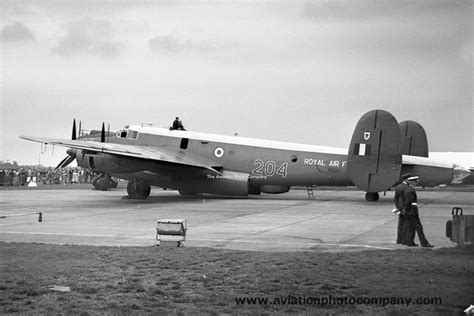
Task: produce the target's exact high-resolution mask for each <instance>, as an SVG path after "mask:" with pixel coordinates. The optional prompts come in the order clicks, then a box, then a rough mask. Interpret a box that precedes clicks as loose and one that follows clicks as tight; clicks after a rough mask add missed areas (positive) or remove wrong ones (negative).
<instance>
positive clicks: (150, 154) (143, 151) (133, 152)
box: [20, 136, 222, 175]
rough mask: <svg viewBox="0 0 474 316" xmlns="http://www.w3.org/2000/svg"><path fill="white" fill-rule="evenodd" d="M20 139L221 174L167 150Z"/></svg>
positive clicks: (213, 164) (203, 161)
mask: <svg viewBox="0 0 474 316" xmlns="http://www.w3.org/2000/svg"><path fill="white" fill-rule="evenodd" d="M20 138H22V139H25V140H29V141H33V142H38V143H43V144H52V145H57V146H63V147H68V148H74V149H83V150H92V151H97V152H102V153H106V154H113V155H117V156H124V157H134V158H141V159H147V160H154V161H157V162H163V163H172V164H177V165H181V166H186V167H197V168H202V169H206V170H207V171H210V172H211V173H212V174H215V175H222V174H221V172H219V171H217V170H216V168H221V167H222V165H220V164H218V163H216V162H214V161H212V160H210V159H207V158H205V157H201V156H199V155H195V154H192V153H186V154H181V153H178V152H174V151H171V150H169V149H164V148H162V147H151V146H135V145H124V144H115V143H100V142H93V141H84V140H65V139H59V138H46V137H36V136H20Z"/></svg>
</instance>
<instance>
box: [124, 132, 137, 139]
mask: <svg viewBox="0 0 474 316" xmlns="http://www.w3.org/2000/svg"><path fill="white" fill-rule="evenodd" d="M127 138H130V139H137V138H138V132H137V131H128V135H127Z"/></svg>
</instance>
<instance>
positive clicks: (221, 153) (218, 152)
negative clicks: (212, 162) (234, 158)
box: [214, 147, 224, 158]
mask: <svg viewBox="0 0 474 316" xmlns="http://www.w3.org/2000/svg"><path fill="white" fill-rule="evenodd" d="M214 156H216V157H217V158H221V157H222V156H224V149H222V148H221V147H217V148H216V149H215V150H214Z"/></svg>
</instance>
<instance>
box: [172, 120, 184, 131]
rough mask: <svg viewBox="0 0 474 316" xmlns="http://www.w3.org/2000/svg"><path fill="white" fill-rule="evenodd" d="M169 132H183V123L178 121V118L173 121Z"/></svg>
mask: <svg viewBox="0 0 474 316" xmlns="http://www.w3.org/2000/svg"><path fill="white" fill-rule="evenodd" d="M170 130H181V131H185V129H184V126H183V123H182V122H181V121H180V120H179V117H176V119H175V120H174V121H173V126H171V128H170Z"/></svg>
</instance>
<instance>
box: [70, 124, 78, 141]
mask: <svg viewBox="0 0 474 316" xmlns="http://www.w3.org/2000/svg"><path fill="white" fill-rule="evenodd" d="M76 138H77V134H76V119H74V120H73V121H72V137H71V139H72V140H76Z"/></svg>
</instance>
